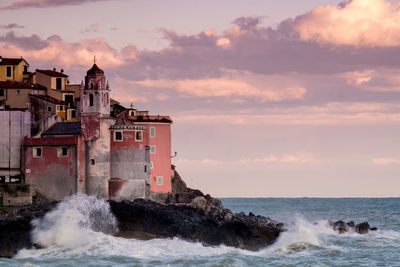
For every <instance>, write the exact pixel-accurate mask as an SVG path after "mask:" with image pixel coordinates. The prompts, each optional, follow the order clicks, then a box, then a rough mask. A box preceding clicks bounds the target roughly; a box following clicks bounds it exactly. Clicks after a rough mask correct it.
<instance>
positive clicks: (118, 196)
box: [109, 180, 147, 201]
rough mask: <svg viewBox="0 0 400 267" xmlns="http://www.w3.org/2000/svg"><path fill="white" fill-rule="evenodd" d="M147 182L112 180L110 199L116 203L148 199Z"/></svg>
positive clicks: (110, 183) (110, 182)
mask: <svg viewBox="0 0 400 267" xmlns="http://www.w3.org/2000/svg"><path fill="white" fill-rule="evenodd" d="M146 193H147V192H146V182H145V181H144V180H110V181H109V198H110V199H112V200H116V201H122V200H124V199H128V200H134V199H136V198H146Z"/></svg>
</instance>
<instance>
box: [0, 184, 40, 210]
mask: <svg viewBox="0 0 400 267" xmlns="http://www.w3.org/2000/svg"><path fill="white" fill-rule="evenodd" d="M32 195H33V194H32V190H31V186H30V185H29V184H0V200H2V206H4V207H17V206H26V205H31V204H32ZM0 204H1V201H0Z"/></svg>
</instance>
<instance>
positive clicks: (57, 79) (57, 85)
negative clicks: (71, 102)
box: [56, 78, 62, 90]
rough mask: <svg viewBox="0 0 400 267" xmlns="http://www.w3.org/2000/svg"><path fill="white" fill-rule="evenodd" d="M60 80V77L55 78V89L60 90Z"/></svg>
mask: <svg viewBox="0 0 400 267" xmlns="http://www.w3.org/2000/svg"><path fill="white" fill-rule="evenodd" d="M61 85H62V80H61V78H56V89H58V90H61Z"/></svg>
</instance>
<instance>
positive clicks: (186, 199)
mask: <svg viewBox="0 0 400 267" xmlns="http://www.w3.org/2000/svg"><path fill="white" fill-rule="evenodd" d="M171 168H172V170H173V171H174V176H173V177H172V179H171V193H167V194H164V193H151V194H150V199H151V200H153V201H156V202H159V203H164V204H171V203H175V204H183V203H186V204H190V203H192V201H193V200H194V199H195V198H197V197H203V198H204V199H205V200H206V201H207V205H208V206H212V207H216V208H223V206H222V203H221V201H220V200H219V199H216V198H213V197H211V196H210V195H209V194H203V192H201V191H200V190H198V189H192V188H189V187H187V186H186V183H185V182H184V181H183V179H182V178H181V176H180V175H179V173H178V172H177V171H176V170H175V166H174V165H172V166H171Z"/></svg>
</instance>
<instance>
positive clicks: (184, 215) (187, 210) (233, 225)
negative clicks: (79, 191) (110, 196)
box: [109, 196, 283, 250]
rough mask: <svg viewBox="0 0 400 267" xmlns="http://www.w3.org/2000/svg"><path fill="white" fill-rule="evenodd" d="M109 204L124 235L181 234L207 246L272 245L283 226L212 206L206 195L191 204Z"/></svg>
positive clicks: (160, 236)
mask: <svg viewBox="0 0 400 267" xmlns="http://www.w3.org/2000/svg"><path fill="white" fill-rule="evenodd" d="M109 203H110V206H111V211H112V212H113V213H114V215H115V216H116V217H117V220H118V223H119V229H120V231H121V233H120V235H122V236H124V237H129V234H130V233H131V234H132V237H137V234H138V233H144V236H150V237H159V238H168V237H180V238H182V239H185V240H190V241H198V242H202V243H204V244H207V245H220V244H225V245H227V246H233V247H238V248H243V249H249V250H257V249H260V248H263V247H265V246H268V245H270V244H272V243H273V242H274V241H275V240H276V239H277V238H278V236H279V234H280V233H281V232H282V227H283V224H282V223H277V222H274V221H273V220H271V219H270V218H267V217H263V216H255V215H253V214H251V215H246V214H244V213H239V214H234V213H232V212H231V211H230V210H228V209H223V208H221V207H217V206H210V205H208V201H207V199H206V198H204V197H202V196H199V197H196V198H195V199H194V200H192V203H191V204H161V203H156V202H153V201H150V200H143V199H137V200H135V201H133V202H132V201H122V202H115V201H109Z"/></svg>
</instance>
